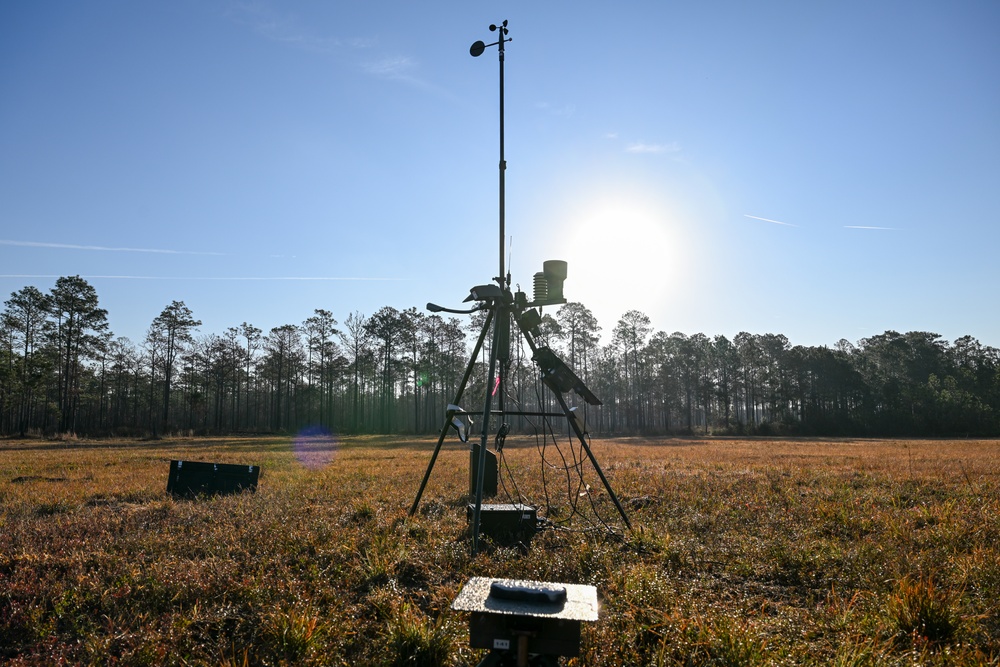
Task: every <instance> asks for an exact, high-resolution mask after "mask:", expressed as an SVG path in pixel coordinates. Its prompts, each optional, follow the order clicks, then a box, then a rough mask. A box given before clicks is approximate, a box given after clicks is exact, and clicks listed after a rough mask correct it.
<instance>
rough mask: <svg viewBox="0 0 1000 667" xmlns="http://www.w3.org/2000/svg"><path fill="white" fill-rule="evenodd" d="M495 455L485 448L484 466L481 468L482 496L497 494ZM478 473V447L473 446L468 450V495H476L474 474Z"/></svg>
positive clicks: (497, 468) (489, 496) (497, 469)
mask: <svg viewBox="0 0 1000 667" xmlns="http://www.w3.org/2000/svg"><path fill="white" fill-rule="evenodd" d="M499 468H500V466H499V464H498V463H497V455H496V454H495V453H493V452H492V451H491V450H489V449H487V450H486V468H485V469H484V470H483V498H492V497H493V496H495V495H496V494H497V477H498V474H497V473H498V471H499ZM478 474H479V447H478V446H473V448H472V449H471V450H470V451H469V495H470V496H472V497H473V498H475V497H476V476H477V475H478Z"/></svg>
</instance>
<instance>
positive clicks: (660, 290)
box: [563, 193, 683, 325]
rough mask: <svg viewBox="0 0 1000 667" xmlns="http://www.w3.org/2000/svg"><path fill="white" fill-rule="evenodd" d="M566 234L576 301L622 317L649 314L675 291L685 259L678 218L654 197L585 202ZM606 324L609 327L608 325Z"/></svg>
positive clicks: (622, 195)
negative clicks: (637, 312) (629, 313)
mask: <svg viewBox="0 0 1000 667" xmlns="http://www.w3.org/2000/svg"><path fill="white" fill-rule="evenodd" d="M563 229H564V234H565V235H566V237H565V239H564V240H565V242H566V244H565V245H564V246H563V247H564V248H565V249H566V260H567V261H568V262H569V270H570V275H569V278H570V279H571V280H572V285H573V288H572V295H570V297H571V300H573V301H580V302H582V303H583V304H584V305H586V306H588V307H589V308H591V309H592V310H594V311H595V312H596V311H597V310H600V311H605V312H607V311H608V310H609V309H610V310H611V311H613V312H615V315H614V317H616V318H617V317H618V316H620V315H621V314H623V313H624V312H625V311H626V310H629V309H632V308H635V309H639V310H643V311H645V312H650V311H652V310H656V309H658V308H659V307H661V306H662V304H663V302H664V300H665V299H668V298H669V295H670V293H671V292H672V291H673V292H676V291H677V290H676V288H677V281H678V279H679V277H680V276H681V275H682V273H681V271H680V270H679V267H678V262H679V259H680V258H681V257H682V256H683V255H682V252H681V249H680V247H679V242H678V234H677V231H676V224H675V221H674V219H673V214H672V212H671V211H670V210H669V208H668V207H667V206H665V205H664V204H663V203H661V202H658V201H656V200H655V198H652V197H649V196H643V195H641V194H639V195H637V194H636V193H619V194H611V195H607V194H604V195H599V196H593V197H591V198H586V199H584V200H582V201H581V203H580V206H579V207H578V209H577V210H576V211H575V216H574V217H573V218H572V219H571V220H568V221H567V224H566V226H565V227H563ZM606 325H610V322H607V323H606Z"/></svg>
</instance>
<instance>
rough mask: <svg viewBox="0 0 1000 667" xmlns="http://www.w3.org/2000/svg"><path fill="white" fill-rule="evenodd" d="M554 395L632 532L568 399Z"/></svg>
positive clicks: (558, 394)
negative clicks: (574, 417) (571, 411)
mask: <svg viewBox="0 0 1000 667" xmlns="http://www.w3.org/2000/svg"><path fill="white" fill-rule="evenodd" d="M552 393H554V394H555V395H556V400H558V401H559V405H560V406H562V409H563V412H564V413H566V420H567V421H568V422H569V424H570V426H571V427H572V428H573V432H574V433H575V434H576V437H577V439H578V440H579V441H580V445H581V446H583V449H584V451H586V452H587V458H589V459H590V462H591V463H592V464H593V466H594V470H596V471H597V476H598V477H600V478H601V483H602V484H604V490H605V491H607V492H608V495H609V496H611V501H612V502H613V503H614V504H615V507H616V508H618V513H619V514H620V515H621V517H622V521H624V522H625V525H626V526H628V529H629V530H632V523H631V522H630V521H629V520H628V515H626V514H625V508H623V507H622V504H621V503H620V502H618V496H616V495H615V491H614V489H612V488H611V484H610V483H609V482H608V478H607V477H605V476H604V471H603V470H601V466H600V464H599V463H598V462H597V458H596V457H594V452H592V451H591V450H590V445H588V444H587V438H586V436H585V435H584V434H583V432H582V431H581V430H580V426H579V425H578V424H577V422H576V420H575V419H573V416H572V414H571V413H570V410H569V406H568V405H567V404H566V399H565V398H563V395H562V394H560V393H559V392H552Z"/></svg>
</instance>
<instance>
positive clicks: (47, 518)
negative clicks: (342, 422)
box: [0, 437, 1000, 665]
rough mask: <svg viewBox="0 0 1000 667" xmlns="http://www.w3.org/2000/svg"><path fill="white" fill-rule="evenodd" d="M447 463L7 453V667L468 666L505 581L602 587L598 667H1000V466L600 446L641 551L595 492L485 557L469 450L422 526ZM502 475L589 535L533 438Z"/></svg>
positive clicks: (220, 450) (819, 452) (918, 448)
mask: <svg viewBox="0 0 1000 667" xmlns="http://www.w3.org/2000/svg"><path fill="white" fill-rule="evenodd" d="M433 444H434V441H432V440H428V439H401V438H389V437H369V438H343V439H341V440H340V441H339V442H338V443H337V446H336V448H335V449H333V450H328V451H324V450H322V448H320V449H319V450H317V451H312V452H311V453H308V452H307V453H305V454H303V452H302V451H299V453H298V454H296V451H295V448H294V447H293V445H292V441H291V439H278V438H272V439H268V438H222V439H211V440H208V439H204V440H180V439H178V440H166V441H158V442H142V443H111V442H87V441H80V442H71V443H48V442H35V441H21V440H9V441H0V661H4V662H6V663H8V664H55V663H58V662H60V661H62V662H65V663H71V664H127V665H168V664H169V665H172V664H189V665H216V664H228V665H279V664H288V665H293V664H301V665H344V664H352V665H362V664H366V665H367V664H389V665H391V664H415V665H416V664H454V665H473V664H475V663H476V662H477V661H478V659H479V657H480V656H479V655H478V654H476V653H475V652H473V651H471V650H469V649H468V648H467V638H468V635H467V628H466V627H465V619H464V617H463V616H462V615H461V614H458V613H456V612H453V611H451V610H450V609H449V605H450V602H451V600H452V599H453V598H454V597H455V595H456V594H457V593H458V590H459V589H460V587H461V585H462V583H463V582H464V581H465V580H466V579H468V578H469V577H470V576H476V575H488V576H498V577H506V576H512V577H519V578H531V579H540V580H548V581H564V582H570V583H587V584H593V585H595V586H597V588H598V592H599V596H600V599H601V604H602V609H601V619H600V621H598V622H597V623H596V624H594V625H592V626H589V627H587V628H586V629H585V633H584V640H583V647H582V650H583V655H582V656H581V658H580V660H579V661H577V662H579V664H587V665H648V664H660V665H701V664H714V665H763V664H838V665H868V664H871V665H875V664H879V665H881V664H898V665H903V664H907V665H910V664H914V663H920V664H942V665H943V664H994V665H995V664H1000V611H998V609H1000V607H998V600H1000V493H998V490H1000V485H998V482H1000V443H998V442H997V441H977V440H963V441H938V440H915V441H906V440H766V439H755V440H741V439H712V440H707V439H648V438H647V439H639V438H635V439H622V440H615V441H595V442H594V443H593V450H594V452H595V454H596V456H597V458H598V460H599V461H600V463H601V465H602V467H603V468H604V470H605V472H606V473H607V475H608V478H609V479H610V481H611V483H612V485H613V487H614V490H615V491H616V492H617V494H618V495H619V496H620V497H621V499H622V501H623V503H624V504H625V506H626V507H627V509H628V511H629V515H630V518H631V520H632V521H633V523H634V525H635V530H634V531H633V532H627V531H622V530H621V529H622V527H623V526H622V523H621V521H620V520H616V515H615V512H614V509H613V507H612V506H611V504H610V502H609V500H608V498H607V494H605V493H604V492H603V489H601V486H600V482H599V480H598V479H597V477H596V475H594V474H593V471H592V470H589V467H588V470H587V474H586V478H587V479H586V481H587V482H589V484H590V492H589V494H587V495H585V496H580V495H579V494H578V493H577V495H576V496H575V498H576V500H577V501H578V507H579V509H580V511H581V512H582V513H583V514H584V515H585V516H576V517H572V519H571V520H570V521H569V522H568V523H566V524H565V528H567V529H561V530H546V531H543V532H541V533H540V534H538V535H537V536H536V537H535V539H534V540H533V542H532V544H531V549H530V551H529V552H528V553H527V555H525V554H523V553H522V552H521V551H519V550H517V549H515V548H508V547H504V546H502V545H493V544H492V543H490V542H489V541H487V542H486V545H485V548H484V550H483V553H481V554H480V555H479V556H477V557H476V558H472V557H470V555H469V540H468V535H467V532H468V531H467V526H466V521H465V509H464V508H465V504H466V503H467V501H468V497H467V491H468V488H467V487H468V482H467V480H468V476H467V475H468V472H467V466H468V453H467V451H466V448H465V446H462V445H459V444H457V443H454V444H452V443H449V444H448V445H447V446H446V448H445V450H444V451H443V452H442V454H441V457H440V458H439V459H438V462H437V464H436V466H435V469H434V473H433V475H432V477H431V482H430V484H429V486H428V488H427V491H426V492H425V494H424V498H423V501H422V503H421V506H420V511H419V512H418V514H417V516H416V517H414V518H412V519H407V518H406V513H407V510H408V508H409V505H410V503H411V502H412V500H413V497H414V495H415V493H416V490H417V486H418V485H419V482H420V478H421V476H422V474H423V472H424V470H425V468H426V466H427V463H428V460H429V456H430V452H431V449H432V448H433ZM565 451H567V450H565V448H564V452H565ZM505 454H506V460H507V462H508V464H509V466H510V468H511V470H512V471H513V473H514V477H515V479H516V481H517V484H518V488H519V489H520V490H521V492H522V493H523V494H525V496H526V497H527V498H528V499H529V500H531V501H533V502H535V503H537V504H539V505H540V506H541V507H540V514H543V515H545V514H547V515H548V516H549V517H550V518H552V519H554V520H557V521H559V520H562V519H565V518H568V517H570V515H571V509H572V507H571V500H570V498H571V494H572V493H576V487H573V486H572V485H570V484H568V482H567V479H566V477H565V475H560V473H558V471H554V470H552V469H551V468H550V469H548V470H547V472H546V478H547V484H545V485H543V483H542V475H541V467H542V466H541V463H540V461H541V456H540V452H539V450H538V448H537V447H536V442H535V440H534V439H529V438H523V439H515V438H513V437H512V438H508V441H507V446H506V448H505ZM174 458H180V459H185V460H206V461H216V462H224V463H244V464H249V463H253V464H257V465H261V466H262V474H261V479H260V487H259V490H258V492H257V493H256V494H245V495H240V496H228V497H215V498H201V499H196V500H181V499H174V498H171V497H170V496H168V495H167V494H166V493H165V487H166V477H167V470H168V467H169V465H168V462H169V460H170V459H174ZM546 458H547V460H550V461H553V462H554V461H556V460H557V459H556V457H555V456H554V452H553V450H552V449H551V448H549V449H547V450H546ZM571 481H572V480H571ZM567 486H570V487H571V488H570V492H571V493H570V494H568V493H567ZM546 492H548V502H546ZM591 501H592V502H591ZM593 508H596V510H597V512H598V513H599V516H600V517H602V518H603V519H604V520H606V521H608V522H609V523H611V524H612V527H613V528H615V529H616V531H617V532H619V533H624V534H623V535H622V536H621V537H620V538H618V537H614V536H612V535H611V534H609V533H608V532H607V531H604V530H600V529H599V528H600V527H601V524H600V520H599V519H597V518H596V517H595V515H594V510H593ZM585 529H590V530H585ZM574 664H576V663H574Z"/></svg>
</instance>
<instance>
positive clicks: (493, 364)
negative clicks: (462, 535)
mask: <svg viewBox="0 0 1000 667" xmlns="http://www.w3.org/2000/svg"><path fill="white" fill-rule="evenodd" d="M493 308H494V309H496V308H502V306H499V305H494V306H493ZM490 312H491V314H492V313H493V311H492V310H491V311H490ZM499 317H508V314H507V312H506V311H503V312H501V314H500V315H499ZM487 322H489V318H487ZM500 337H501V327H500V326H494V327H493V346H492V349H491V350H490V372H489V374H488V375H487V376H486V402H485V405H483V431H482V437H481V439H480V441H479V466H478V467H479V469H478V470H477V471H476V508H475V510H474V511H473V513H472V555H473V556H475V555H476V554H478V553H479V520H480V517H481V515H482V509H483V478H484V477H485V476H486V440H487V438H488V437H489V432H490V412H491V411H492V409H493V390H492V388H491V387H490V384H491V383H492V382H493V376H494V375H496V372H497V353H498V351H499V347H500Z"/></svg>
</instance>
